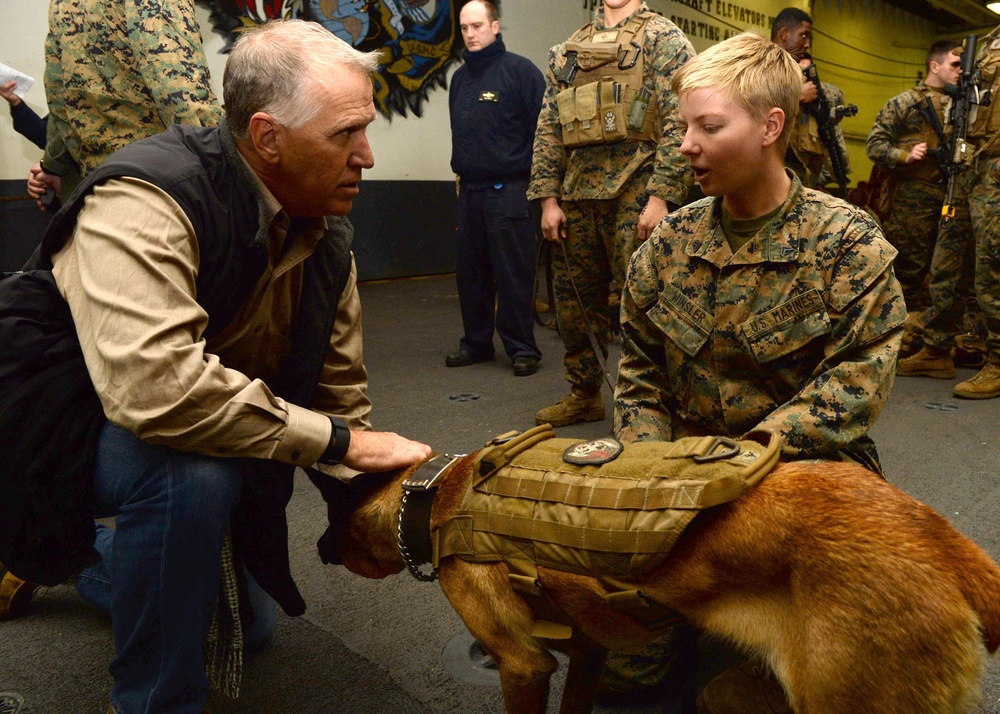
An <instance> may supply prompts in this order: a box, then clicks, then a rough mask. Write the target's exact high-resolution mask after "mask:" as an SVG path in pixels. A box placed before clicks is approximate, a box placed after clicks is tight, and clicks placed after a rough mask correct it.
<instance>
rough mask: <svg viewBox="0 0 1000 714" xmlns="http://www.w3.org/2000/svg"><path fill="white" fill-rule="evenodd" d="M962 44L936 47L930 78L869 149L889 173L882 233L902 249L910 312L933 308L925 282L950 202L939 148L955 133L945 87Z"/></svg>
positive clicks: (889, 109)
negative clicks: (949, 122) (947, 114)
mask: <svg viewBox="0 0 1000 714" xmlns="http://www.w3.org/2000/svg"><path fill="white" fill-rule="evenodd" d="M958 45H959V43H958V42H955V41H954V40H940V41H938V42H935V43H934V44H933V45H932V46H931V48H930V50H929V51H928V53H927V78H926V79H925V80H924V81H923V82H920V83H919V84H917V86H915V87H913V88H912V89H907V90H906V91H905V92H903V93H902V94H900V95H898V96H895V97H893V98H892V99H890V100H889V101H888V102H887V103H886V105H885V106H884V107H883V108H882V110H881V111H880V112H879V113H878V116H877V117H876V118H875V125H874V126H873V127H872V130H871V133H870V134H869V135H868V143H867V144H866V146H865V150H866V151H867V153H868V158H869V159H871V160H872V161H873V162H874V163H876V164H879V165H881V166H883V167H884V168H886V169H887V171H888V174H889V181H888V186H887V187H886V189H885V190H887V191H888V192H889V197H888V200H889V203H890V208H889V215H888V217H887V218H886V220H885V222H884V224H883V229H884V231H885V237H886V239H887V240H888V241H889V242H890V243H891V244H892V246H893V247H894V248H896V250H898V251H899V255H898V256H897V257H896V262H895V265H894V270H895V272H896V277H897V278H899V282H900V284H901V285H902V286H903V295H904V297H905V298H906V309H907V311H909V312H911V313H913V312H919V311H921V310H923V309H924V308H926V307H927V305H928V304H929V298H928V296H927V291H926V289H925V288H924V280H925V278H926V277H927V273H928V271H929V270H930V262H931V255H932V254H933V253H934V242H935V239H936V237H937V229H938V221H939V219H940V218H941V206H942V205H944V199H945V187H944V175H943V174H942V173H941V167H940V162H939V157H938V154H937V150H938V149H939V148H940V146H941V144H942V140H943V139H944V138H945V136H946V134H947V133H950V131H949V130H948V129H947V127H946V118H945V112H946V109H947V107H948V103H949V102H950V98H949V97H948V95H947V94H945V92H944V86H945V85H946V84H949V83H950V84H956V83H957V82H958V76H959V74H960V73H961V65H962V61H961V59H960V58H959V57H958V55H956V54H954V53H953V52H952V50H954V49H955V48H956V47H958ZM939 132H940V134H939ZM965 222H966V225H967V224H968V215H967V214H966V216H965Z"/></svg>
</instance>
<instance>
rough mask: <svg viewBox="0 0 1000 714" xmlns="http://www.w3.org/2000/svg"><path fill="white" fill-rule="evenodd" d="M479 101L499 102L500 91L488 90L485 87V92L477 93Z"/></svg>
mask: <svg viewBox="0 0 1000 714" xmlns="http://www.w3.org/2000/svg"><path fill="white" fill-rule="evenodd" d="M479 101H481V102H499V101H500V92H493V91H490V90H488V89H487V90H486V91H485V92H480V93H479Z"/></svg>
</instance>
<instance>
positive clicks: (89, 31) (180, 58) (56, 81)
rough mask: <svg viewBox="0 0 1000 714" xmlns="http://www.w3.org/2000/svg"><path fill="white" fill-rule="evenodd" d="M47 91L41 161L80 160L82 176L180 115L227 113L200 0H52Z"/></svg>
mask: <svg viewBox="0 0 1000 714" xmlns="http://www.w3.org/2000/svg"><path fill="white" fill-rule="evenodd" d="M45 94H46V99H47V101H48V105H49V120H48V137H47V147H46V153H45V156H44V158H43V159H42V161H43V164H44V167H45V170H46V171H47V172H49V173H54V174H56V175H60V176H63V175H66V174H67V173H69V172H71V171H72V170H73V168H74V166H79V170H80V172H81V174H82V175H84V176H85V175H86V174H87V173H89V172H90V171H92V170H93V169H95V168H97V167H98V166H99V165H100V164H101V163H102V162H103V161H104V160H105V159H106V158H107V157H108V156H110V155H111V154H113V153H114V152H115V151H117V150H118V149H121V148H122V147H124V146H127V145H128V144H131V143H132V142H134V141H136V140H138V139H142V138H145V137H147V136H152V135H154V134H159V133H160V132H162V131H163V130H164V129H166V128H167V127H168V126H171V125H173V124H191V125H201V126H211V125H215V124H218V123H219V119H220V118H221V116H222V109H221V107H220V106H219V102H218V100H217V99H216V97H215V94H214V93H213V92H212V88H211V86H210V85H209V73H208V64H207V62H206V60H205V51H204V49H203V47H202V41H201V32H200V30H199V28H198V20H197V17H196V15H195V10H194V3H193V0H135V1H134V2H117V1H116V0H52V1H51V3H50V5H49V34H48V37H47V38H46V41H45ZM66 184H67V182H66V181H64V182H63V192H64V194H68V193H69V192H70V191H71V190H72V186H67V185H66Z"/></svg>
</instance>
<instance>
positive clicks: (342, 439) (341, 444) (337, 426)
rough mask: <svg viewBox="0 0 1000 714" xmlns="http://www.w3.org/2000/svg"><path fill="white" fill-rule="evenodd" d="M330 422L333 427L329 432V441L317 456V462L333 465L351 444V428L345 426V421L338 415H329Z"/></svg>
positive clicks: (341, 459)
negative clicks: (324, 449) (320, 454)
mask: <svg viewBox="0 0 1000 714" xmlns="http://www.w3.org/2000/svg"><path fill="white" fill-rule="evenodd" d="M330 424H331V425H332V427H333V430H332V431H331V432H330V443H329V444H328V445H327V447H326V451H324V452H323V455H322V456H320V457H319V462H320V463H321V464H327V465H329V466H335V465H337V464H339V463H340V462H341V461H343V460H344V457H345V456H347V449H348V448H349V447H350V446H351V430H350V429H348V428H347V422H345V421H344V420H343V419H341V418H340V417H330Z"/></svg>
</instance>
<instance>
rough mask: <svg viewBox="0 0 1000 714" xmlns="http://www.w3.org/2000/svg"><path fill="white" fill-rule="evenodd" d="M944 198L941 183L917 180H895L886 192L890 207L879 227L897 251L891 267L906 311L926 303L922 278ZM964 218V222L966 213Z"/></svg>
mask: <svg viewBox="0 0 1000 714" xmlns="http://www.w3.org/2000/svg"><path fill="white" fill-rule="evenodd" d="M944 199H945V187H944V186H943V185H942V184H940V183H931V182H929V181H920V180H901V181H898V182H897V183H896V185H895V186H893V188H892V191H891V193H890V196H889V200H890V202H891V204H890V205H891V207H890V208H889V215H888V216H887V217H886V219H885V223H884V224H883V226H882V228H883V230H884V232H885V237H886V240H888V241H889V242H890V243H891V244H892V246H893V247H894V248H895V249H896V250H898V251H899V255H897V256H896V260H895V261H893V264H892V269H893V272H895V273H896V278H897V279H898V280H899V283H900V285H901V286H902V288H903V298H904V299H905V301H906V309H907V310H908V311H909V312H919V311H921V310H924V309H926V308H927V306H928V305H929V304H930V295H929V293H928V291H927V289H926V288H925V287H924V281H925V279H926V278H927V276H928V275H929V273H930V267H931V256H932V255H933V254H934V244H935V243H936V241H937V233H938V222H939V221H940V218H941V206H942V205H943V204H944ZM965 222H966V225H967V224H968V213H966V215H965Z"/></svg>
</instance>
